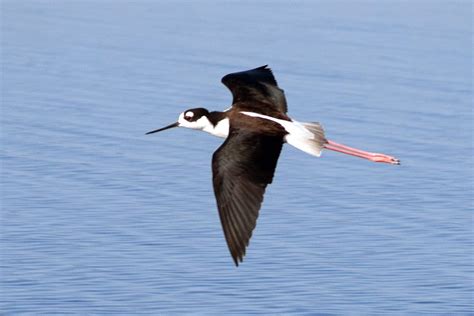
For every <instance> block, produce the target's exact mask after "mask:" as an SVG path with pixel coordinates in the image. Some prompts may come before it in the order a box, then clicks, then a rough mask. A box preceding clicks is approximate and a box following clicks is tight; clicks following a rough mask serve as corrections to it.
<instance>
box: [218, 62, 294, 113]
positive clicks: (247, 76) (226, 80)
mask: <svg viewBox="0 0 474 316" xmlns="http://www.w3.org/2000/svg"><path fill="white" fill-rule="evenodd" d="M222 83H223V84H224V85H225V86H226V87H227V88H229V90H230V91H231V92H232V96H233V97H234V100H233V101H232V104H236V103H241V102H255V101H256V102H255V103H258V104H263V103H265V104H266V105H267V106H271V107H273V109H274V110H277V111H280V112H282V113H286V112H287V111H288V108H287V105H286V98H285V93H284V92H283V90H282V89H280V88H279V87H278V84H277V82H276V80H275V77H274V76H273V73H272V71H271V69H270V68H268V65H265V66H262V67H258V68H255V69H251V70H247V71H242V72H235V73H231V74H228V75H226V76H224V77H223V78H222Z"/></svg>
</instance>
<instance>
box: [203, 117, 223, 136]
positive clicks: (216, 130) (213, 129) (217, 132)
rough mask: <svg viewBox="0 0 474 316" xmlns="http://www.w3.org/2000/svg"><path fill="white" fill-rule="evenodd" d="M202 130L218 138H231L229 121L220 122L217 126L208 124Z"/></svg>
mask: <svg viewBox="0 0 474 316" xmlns="http://www.w3.org/2000/svg"><path fill="white" fill-rule="evenodd" d="M206 120H207V118H206ZM208 122H209V120H208ZM202 130H203V131H204V132H207V133H209V134H211V135H214V136H217V137H222V138H227V136H229V119H228V118H225V119H223V120H221V121H219V122H218V123H217V125H216V126H214V125H212V124H211V122H209V124H206V126H204V128H203V129H202Z"/></svg>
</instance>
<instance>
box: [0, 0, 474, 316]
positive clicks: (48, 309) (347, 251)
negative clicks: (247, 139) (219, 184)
mask: <svg viewBox="0 0 474 316" xmlns="http://www.w3.org/2000/svg"><path fill="white" fill-rule="evenodd" d="M1 10H2V16H1V20H2V27H1V35H2V45H1V47H2V58H1V62H2V114H1V120H2V121H1V128H2V138H1V144H2V146H1V147H2V153H1V155H2V180H1V182H2V212H1V222H2V225H1V228H2V233H1V267H2V269H1V274H2V277H1V280H2V281H1V289H2V295H1V296H2V298H1V301H2V303H1V306H0V308H1V310H2V311H3V313H5V314H16V313H44V314H52V313H60V314H62V313H71V314H107V313H110V314H117V313H124V314H139V313H150V314H177V315H180V314H206V315H209V314H211V315H212V314H214V315H220V314H224V313H225V314H319V313H324V314H381V313H383V314H390V313H393V314H415V313H423V312H424V313H430V314H447V313H456V312H457V313H460V314H470V313H472V310H473V306H472V305H473V303H472V293H473V272H474V271H473V270H474V269H473V266H472V262H473V261H472V260H473V242H472V241H473V240H472V227H473V226H472V223H473V222H472V209H473V208H472V206H473V204H472V170H473V169H472V168H473V164H472V162H473V158H472V153H473V151H472V125H471V124H472V74H471V71H472V30H471V23H472V21H471V19H472V17H471V15H472V9H471V4H470V3H469V2H468V1H449V2H448V1H440V2H424V1H421V2H418V3H412V2H408V1H391V2H384V3H378V2H370V1H367V2H352V1H340V2H335V3H333V2H329V1H328V2H319V1H318V2H309V1H308V2H300V1H297V2H292V3H291V4H290V3H286V2H277V3H273V2H264V1H261V2H259V3H251V2H242V3H236V2H225V3H221V2H212V1H200V2H199V3H191V2H179V3H175V2H166V1H162V2H151V1H121V2H118V3H117V2H111V1H101V2H97V1H94V2H92V1H91V2H79V1H68V2H60V1H5V0H4V1H2V8H1ZM267 63H268V64H270V66H271V67H272V68H273V70H274V72H275V74H276V77H277V80H278V81H279V83H280V85H281V86H282V87H283V88H284V89H285V91H286V94H287V98H288V103H289V106H290V114H291V115H292V116H293V117H295V118H297V119H300V120H303V121H304V120H308V121H311V120H318V121H320V122H322V123H323V125H324V126H325V129H326V131H327V134H328V138H329V139H333V140H335V141H339V142H342V143H346V144H348V145H352V146H355V147H361V148H364V149H367V150H371V151H380V152H384V153H387V154H393V155H395V156H397V157H399V158H401V160H402V165H401V166H389V165H378V164H373V163H370V162H367V161H364V160H361V159H356V158H353V157H348V156H344V155H340V154H337V153H332V152H329V153H325V154H324V156H323V157H322V158H321V159H316V158H314V157H311V156H309V155H305V154H304V153H302V152H299V151H297V150H295V149H293V148H290V147H286V148H285V149H284V151H283V153H282V155H281V158H280V161H279V166H278V169H277V172H276V175H275V181H274V183H273V184H272V185H271V186H270V187H269V189H268V191H267V194H266V200H265V203H264V207H263V209H262V211H261V215H260V218H259V221H258V225H257V229H256V230H255V232H254V236H253V238H252V240H251V245H250V247H249V249H248V252H247V257H246V258H245V261H244V263H243V264H242V265H241V266H239V267H238V268H236V267H235V266H234V265H233V263H232V260H231V258H230V255H229V253H228V250H227V248H226V245H225V242H224V239H223V234H222V232H221V228H220V223H219V219H218V215H217V212H216V207H215V202H214V197H213V193H212V186H211V173H210V172H211V171H210V159H211V155H212V153H213V151H214V150H215V149H216V148H217V147H218V146H219V145H220V143H221V140H220V139H217V138H212V137H210V136H209V135H206V134H204V133H197V132H193V131H189V130H184V129H179V130H174V131H169V132H163V133H162V134H154V135H150V136H144V135H143V134H144V133H145V132H147V131H149V130H151V129H154V128H157V127H161V126H164V125H166V124H169V123H171V122H174V121H175V120H176V118H177V115H178V114H179V113H180V112H181V111H183V110H185V109H187V108H192V107H197V106H206V107H209V108H211V109H225V108H227V107H228V105H229V103H230V94H229V92H228V91H227V90H226V88H225V87H224V86H222V85H221V84H220V82H219V80H220V78H221V77H222V76H223V75H224V74H226V73H229V72H234V71H239V70H244V69H249V68H252V67H257V66H260V65H263V64H267Z"/></svg>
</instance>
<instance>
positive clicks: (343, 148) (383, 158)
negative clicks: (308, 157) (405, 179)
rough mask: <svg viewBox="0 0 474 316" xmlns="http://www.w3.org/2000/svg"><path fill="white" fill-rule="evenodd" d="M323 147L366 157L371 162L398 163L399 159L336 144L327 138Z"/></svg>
mask: <svg viewBox="0 0 474 316" xmlns="http://www.w3.org/2000/svg"><path fill="white" fill-rule="evenodd" d="M324 148H326V149H329V150H334V151H338V152H341V153H344V154H347V155H351V156H356V157H360V158H364V159H368V160H370V161H373V162H385V163H389V164H392V165H399V164H400V160H398V159H397V158H395V157H392V156H388V155H384V154H379V153H371V152H368V151H363V150H360V149H356V148H352V147H349V146H346V145H342V144H338V143H336V142H333V141H330V140H328V142H327V144H325V145H324Z"/></svg>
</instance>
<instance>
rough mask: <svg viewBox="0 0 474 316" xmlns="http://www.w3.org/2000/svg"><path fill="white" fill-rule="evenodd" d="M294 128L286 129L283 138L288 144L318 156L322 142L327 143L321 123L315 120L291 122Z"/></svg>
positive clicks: (322, 145)
mask: <svg viewBox="0 0 474 316" xmlns="http://www.w3.org/2000/svg"><path fill="white" fill-rule="evenodd" d="M291 123H292V125H293V126H294V128H292V129H291V131H288V130H287V131H288V132H289V134H288V135H286V137H285V140H286V142H287V143H288V144H290V145H292V146H294V147H296V148H298V149H299V150H302V151H304V152H305V153H308V154H310V155H313V156H316V157H319V156H321V150H322V149H323V148H324V144H326V143H327V140H326V138H325V137H324V130H323V127H322V126H321V124H319V123H317V122H311V123H300V122H296V121H293V122H291Z"/></svg>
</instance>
